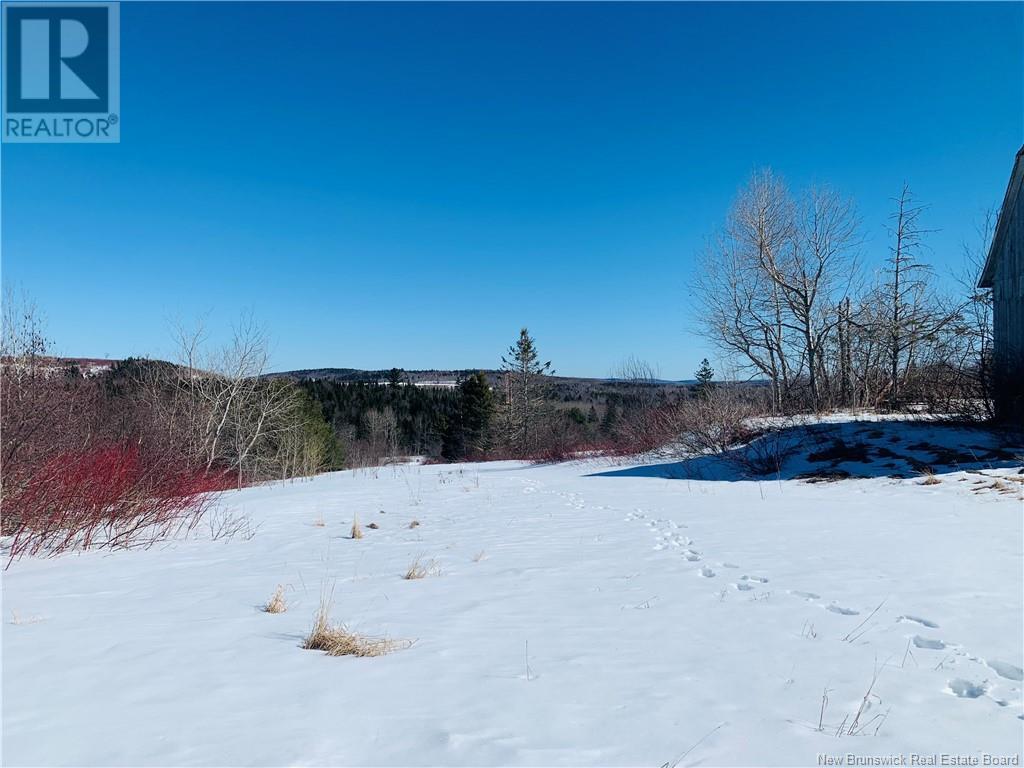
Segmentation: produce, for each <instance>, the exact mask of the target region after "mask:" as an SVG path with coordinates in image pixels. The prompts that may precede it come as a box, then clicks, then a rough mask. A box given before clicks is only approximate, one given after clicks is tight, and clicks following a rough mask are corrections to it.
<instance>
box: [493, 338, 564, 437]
mask: <svg viewBox="0 0 1024 768" xmlns="http://www.w3.org/2000/svg"><path fill="white" fill-rule="evenodd" d="M501 363H502V366H501V370H502V372H503V373H504V374H505V429H506V437H507V439H508V441H509V443H510V445H511V446H512V448H513V449H514V450H516V451H518V452H519V453H521V454H526V453H528V452H529V451H530V449H531V448H532V447H533V445H534V443H535V442H536V432H537V427H538V422H539V420H540V417H541V415H542V413H543V411H544V408H545V400H546V395H547V393H546V389H547V387H546V385H545V382H544V377H545V376H548V375H550V374H552V373H554V371H552V370H551V361H547V362H544V363H542V362H540V358H539V356H538V354H537V345H536V342H534V340H533V338H531V336H530V332H529V331H528V330H527V329H526V328H523V329H522V330H520V331H519V340H518V341H516V343H515V344H513V345H512V346H510V347H509V348H508V352H507V353H506V354H505V356H503V357H502V358H501Z"/></svg>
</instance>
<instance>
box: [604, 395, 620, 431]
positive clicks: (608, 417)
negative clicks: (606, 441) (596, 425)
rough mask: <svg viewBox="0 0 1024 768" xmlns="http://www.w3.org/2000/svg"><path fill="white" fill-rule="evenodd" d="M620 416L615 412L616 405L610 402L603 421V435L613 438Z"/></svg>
mask: <svg viewBox="0 0 1024 768" xmlns="http://www.w3.org/2000/svg"><path fill="white" fill-rule="evenodd" d="M618 420H619V416H618V413H617V412H616V410H615V403H614V402H613V401H612V400H608V402H607V404H606V405H605V409H604V418H603V419H601V427H600V429H601V434H602V435H604V436H605V437H611V435H612V433H614V432H615V425H616V423H618Z"/></svg>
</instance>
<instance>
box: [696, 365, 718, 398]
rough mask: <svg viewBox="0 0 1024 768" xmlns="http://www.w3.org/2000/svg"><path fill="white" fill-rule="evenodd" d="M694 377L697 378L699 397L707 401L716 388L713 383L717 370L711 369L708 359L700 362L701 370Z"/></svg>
mask: <svg viewBox="0 0 1024 768" xmlns="http://www.w3.org/2000/svg"><path fill="white" fill-rule="evenodd" d="M694 376H696V377H697V397H700V398H704V399H707V397H708V396H709V395H710V394H711V390H712V389H714V386H715V385H714V384H713V383H712V381H711V380H712V379H713V378H715V369H714V368H712V367H711V363H709V362H708V359H707V358H706V357H705V358H704V359H703V360H701V361H700V368H698V369H697V372H696V373H695V374H694Z"/></svg>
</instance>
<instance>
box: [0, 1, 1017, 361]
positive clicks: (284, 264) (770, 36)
mask: <svg viewBox="0 0 1024 768" xmlns="http://www.w3.org/2000/svg"><path fill="white" fill-rule="evenodd" d="M121 47H122V54H121V108H122V113H121V115H122V122H121V125H122V132H121V143H120V144H116V145H88V144H79V145H4V146H3V149H2V185H3V186H2V193H3V211H2V225H3V231H2V247H3V280H4V283H5V284H11V285H17V286H20V287H21V288H23V289H24V290H26V291H27V292H28V293H30V294H31V295H33V296H34V297H35V298H36V300H37V301H38V303H39V304H40V305H41V306H42V308H43V309H44V311H45V313H46V315H47V318H48V327H49V333H50V336H51V337H53V339H54V341H55V349H56V350H57V351H58V352H59V353H61V354H66V355H78V356H111V357H122V356H126V355H131V354H136V355H141V354H148V355H153V356H166V355H167V354H169V353H170V350H171V345H170V343H169V334H168V321H169V320H173V319H175V318H179V319H182V320H184V321H186V322H189V321H192V320H195V319H196V318H198V317H201V316H204V317H205V318H206V324H207V326H208V327H210V328H211V329H212V330H214V331H215V335H216V334H217V333H219V332H220V331H221V330H224V331H226V330H227V328H228V327H229V326H230V324H231V322H232V321H233V320H235V319H236V318H237V317H238V316H239V314H240V313H241V312H243V311H245V310H251V311H252V312H253V313H254V314H255V316H256V317H257V318H258V319H259V320H260V321H261V322H262V323H263V324H264V325H265V326H266V328H267V329H268V331H269V332H270V334H271V336H272V338H273V339H274V348H273V359H274V368H275V369H277V370H283V369H289V368H299V367H313V366H350V367H360V368H378V367H390V366H392V365H397V366H401V367H405V368H410V369H412V368H426V367H442V368H447V367H475V366H478V367H496V366H497V365H498V363H499V362H500V355H501V353H502V352H503V351H504V349H505V348H506V347H507V345H508V344H509V343H511V342H512V341H513V340H514V338H515V336H516V334H517V332H518V329H519V328H520V327H521V326H522V325H528V326H529V327H530V329H531V331H532V332H533V333H534V335H535V336H536V338H537V340H538V343H539V345H540V349H541V352H542V354H543V356H544V357H545V358H551V359H552V360H553V362H554V364H555V367H556V368H557V369H558V371H559V372H560V373H563V374H567V375H596V376H601V375H606V374H607V373H608V372H609V371H610V369H611V368H612V367H613V366H614V365H615V364H616V363H617V361H619V360H620V359H622V358H623V357H625V356H626V355H627V354H634V355H637V356H638V357H641V358H644V359H647V360H649V361H651V362H652V363H655V364H657V365H658V366H660V369H661V372H662V375H663V376H665V377H667V378H669V377H670V378H690V377H691V376H692V372H693V370H694V369H695V368H696V366H697V364H698V363H699V361H700V359H701V358H702V357H704V356H705V355H708V356H709V357H712V359H714V358H715V355H714V354H713V351H712V350H711V349H709V348H708V347H707V345H706V344H705V343H704V342H703V340H701V339H700V338H699V337H698V336H696V335H695V333H694V328H695V326H694V309H693V306H692V303H691V300H690V297H689V295H688V292H687V284H688V281H689V279H690V277H691V275H692V273H693V269H694V256H695V254H696V252H697V251H698V249H699V248H700V246H701V244H702V241H703V238H704V237H705V236H706V235H707V234H709V233H710V232H712V231H713V230H714V228H715V227H716V226H717V225H718V223H719V222H720V221H721V219H722V218H723V216H724V214H725V212H726V210H727V208H728V205H729V202H730V199H731V198H732V197H733V195H734V194H735V192H736V190H737V189H738V187H740V186H741V185H742V184H743V182H744V181H745V179H746V178H747V177H748V175H749V174H750V172H751V171H752V170H754V169H756V168H758V167H761V166H766V165H767V166H771V167H772V168H773V169H774V170H775V171H776V172H778V173H780V174H782V175H783V176H784V177H785V178H786V179H787V180H788V181H789V182H790V183H791V185H793V186H801V185H804V184H808V183H812V182H828V183H831V184H832V185H834V186H836V187H838V188H839V189H841V190H843V191H845V192H847V193H849V194H850V195H852V196H854V197H855V198H856V199H857V201H858V203H859V207H860V211H861V214H862V216H863V219H864V234H865V236H866V242H865V244H864V246H863V257H864V259H865V260H866V261H868V262H870V261H872V260H877V259H881V258H882V257H883V256H884V253H885V248H886V240H885V223H886V216H887V214H888V211H889V207H890V200H889V199H890V198H891V197H892V196H893V195H895V194H897V192H898V191H899V188H900V186H901V185H902V183H903V182H904V181H907V182H909V183H910V184H911V186H912V188H913V189H914V192H915V193H916V196H917V197H918V198H919V199H920V200H922V201H923V202H926V203H928V204H929V205H930V206H931V207H930V209H929V211H928V214H927V218H926V225H927V226H929V227H930V228H933V229H937V230H939V231H937V232H935V233H933V234H932V235H931V236H930V238H929V245H930V247H931V251H932V253H931V257H932V261H933V262H934V263H935V264H936V266H937V267H938V268H939V269H940V271H949V270H952V269H957V268H958V267H959V263H960V259H961V243H962V242H963V240H964V239H965V238H969V237H971V236H972V234H973V229H974V226H975V223H976V222H977V220H978V218H979V215H980V213H981V211H982V210H983V209H985V208H986V207H989V206H993V205H998V203H999V202H1000V200H1001V198H1002V194H1003V191H1004V189H1005V185H1006V181H1007V178H1008V175H1009V171H1010V165H1011V162H1012V158H1013V155H1014V153H1015V151H1016V150H1017V149H1018V148H1019V147H1020V145H1021V142H1022V140H1024V125H1022V121H1024V97H1022V91H1024V74H1022V63H1024V5H1022V4H1019V3H1004V4H952V3H949V4H935V5H933V4H925V3H913V4H882V3H875V4H856V3H838V4H834V5H818V4H802V3H801V4H739V3H737V4H728V5H718V4H631V5H624V4H612V3H608V4H596V5H594V4H582V3H580V4H576V3H568V4H539V3H530V4H528V3H506V4H491V5H482V4H461V3H457V4H445V5H433V4H413V5H406V4H376V5H370V4H328V3H316V4H301V5H300V4H271V3H258V4H257V3H229V4H205V3H204V4H198V3H197V4H186V3H173V4H159V3H153V4H151V3H124V4H122V7H121Z"/></svg>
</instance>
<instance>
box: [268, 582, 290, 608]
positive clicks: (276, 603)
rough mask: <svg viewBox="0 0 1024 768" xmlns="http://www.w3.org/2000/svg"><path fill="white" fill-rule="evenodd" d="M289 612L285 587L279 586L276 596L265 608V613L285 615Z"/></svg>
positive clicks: (275, 592)
mask: <svg viewBox="0 0 1024 768" xmlns="http://www.w3.org/2000/svg"><path fill="white" fill-rule="evenodd" d="M287 610H288V603H287V601H286V600H285V599H284V585H282V584H278V585H277V589H275V590H274V594H273V595H272V596H271V598H270V599H269V600H267V602H266V604H265V605H264V606H263V612H264V613H284V612H285V611H287Z"/></svg>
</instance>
